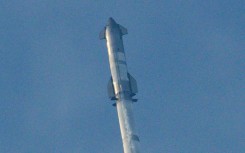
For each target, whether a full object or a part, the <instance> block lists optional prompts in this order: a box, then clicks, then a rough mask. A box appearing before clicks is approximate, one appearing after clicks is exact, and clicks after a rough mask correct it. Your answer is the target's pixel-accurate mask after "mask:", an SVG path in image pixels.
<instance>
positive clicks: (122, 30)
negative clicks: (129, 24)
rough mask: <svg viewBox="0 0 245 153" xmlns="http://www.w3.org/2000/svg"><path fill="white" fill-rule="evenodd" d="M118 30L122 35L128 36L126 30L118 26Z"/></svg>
mask: <svg viewBox="0 0 245 153" xmlns="http://www.w3.org/2000/svg"><path fill="white" fill-rule="evenodd" d="M119 28H120V31H121V34H122V35H126V34H128V30H127V29H126V28H124V27H123V26H121V25H120V24H119Z"/></svg>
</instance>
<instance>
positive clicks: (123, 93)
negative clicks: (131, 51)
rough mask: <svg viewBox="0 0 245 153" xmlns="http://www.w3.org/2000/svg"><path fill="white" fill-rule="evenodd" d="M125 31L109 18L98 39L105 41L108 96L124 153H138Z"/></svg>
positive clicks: (134, 91) (131, 81)
mask: <svg viewBox="0 0 245 153" xmlns="http://www.w3.org/2000/svg"><path fill="white" fill-rule="evenodd" d="M125 34H127V29H126V28H124V27H122V26H121V25H119V24H117V23H116V22H115V21H114V20H113V19H112V18H109V20H108V24H107V25H106V27H105V28H104V30H103V31H102V32H101V33H100V39H106V42H107V49H108V55H109V63H110V70H111V76H112V77H111V79H110V81H109V83H108V94H109V98H110V99H111V100H116V103H115V104H114V106H116V108H117V112H118V119H119V124H120V130H121V136H122V142H123V150H124V153H139V137H138V136H137V134H136V130H135V125H134V117H133V111H132V103H133V102H136V101H137V99H133V96H134V95H135V94H136V93H137V92H138V91H137V84H136V80H135V79H134V78H133V77H132V76H131V75H130V74H129V73H128V70H127V63H126V57H125V52H124V47H123V40H122V36H123V35H125Z"/></svg>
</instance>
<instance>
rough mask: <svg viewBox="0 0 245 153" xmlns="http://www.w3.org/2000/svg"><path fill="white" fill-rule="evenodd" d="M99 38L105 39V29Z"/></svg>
mask: <svg viewBox="0 0 245 153" xmlns="http://www.w3.org/2000/svg"><path fill="white" fill-rule="evenodd" d="M99 38H100V39H105V28H104V29H103V30H102V31H101V32H100V35H99Z"/></svg>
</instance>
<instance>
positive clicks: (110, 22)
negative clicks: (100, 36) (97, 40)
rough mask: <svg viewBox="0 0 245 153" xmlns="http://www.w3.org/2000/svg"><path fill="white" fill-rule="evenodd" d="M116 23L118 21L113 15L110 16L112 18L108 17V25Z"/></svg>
mask: <svg viewBox="0 0 245 153" xmlns="http://www.w3.org/2000/svg"><path fill="white" fill-rule="evenodd" d="M115 24H116V21H115V20H114V19H113V18H112V17H110V18H109V19H108V22H107V25H110V26H112V25H115Z"/></svg>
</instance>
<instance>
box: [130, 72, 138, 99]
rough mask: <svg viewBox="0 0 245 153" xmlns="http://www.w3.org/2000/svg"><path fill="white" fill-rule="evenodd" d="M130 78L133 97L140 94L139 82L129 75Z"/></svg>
mask: <svg viewBox="0 0 245 153" xmlns="http://www.w3.org/2000/svg"><path fill="white" fill-rule="evenodd" d="M128 78H129V82H130V89H131V95H132V96H134V95H135V94H136V93H137V92H138V88H137V82H136V80H135V79H134V78H133V77H132V76H131V75H130V74H129V73H128Z"/></svg>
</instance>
